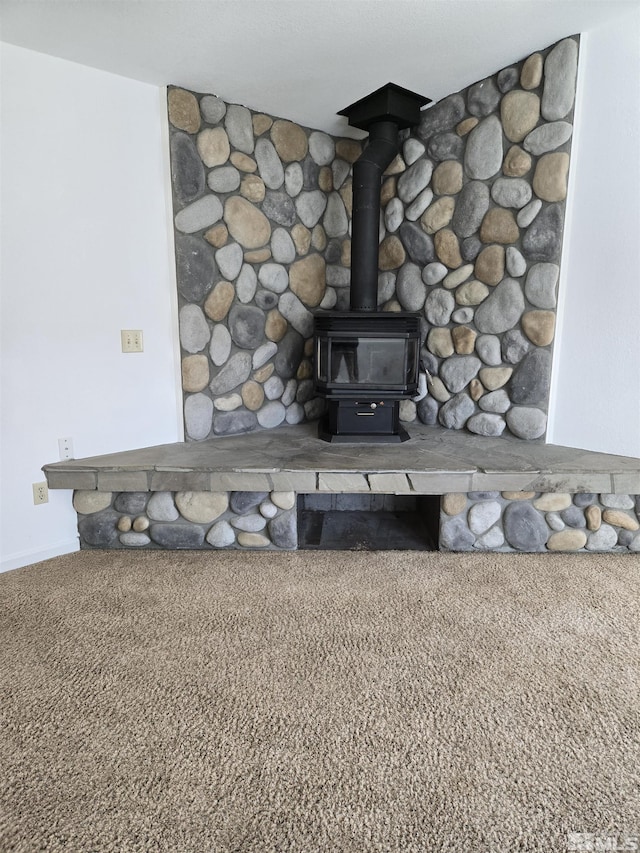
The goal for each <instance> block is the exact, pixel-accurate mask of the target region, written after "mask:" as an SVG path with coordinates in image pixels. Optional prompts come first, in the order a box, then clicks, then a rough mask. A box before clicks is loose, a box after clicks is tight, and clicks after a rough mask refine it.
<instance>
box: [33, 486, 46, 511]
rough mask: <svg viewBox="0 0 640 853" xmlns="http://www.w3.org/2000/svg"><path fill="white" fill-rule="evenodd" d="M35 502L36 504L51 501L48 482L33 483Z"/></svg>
mask: <svg viewBox="0 0 640 853" xmlns="http://www.w3.org/2000/svg"><path fill="white" fill-rule="evenodd" d="M33 502H34V504H35V505H36V506H37V505H38V504H46V503H49V488H48V486H47V484H46V483H34V484H33Z"/></svg>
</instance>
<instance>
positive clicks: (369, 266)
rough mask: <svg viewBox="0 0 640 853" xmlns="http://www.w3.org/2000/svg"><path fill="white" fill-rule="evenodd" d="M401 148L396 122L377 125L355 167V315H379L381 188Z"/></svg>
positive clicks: (352, 259)
mask: <svg viewBox="0 0 640 853" xmlns="http://www.w3.org/2000/svg"><path fill="white" fill-rule="evenodd" d="M399 147H400V146H399V142H398V125H397V124H396V122H394V121H377V122H373V123H372V124H371V125H370V126H369V143H368V145H367V146H366V148H365V149H364V151H363V152H362V154H361V155H360V157H359V159H358V160H356V162H355V163H354V164H353V216H352V220H351V222H352V225H351V228H352V232H351V293H350V307H351V310H352V311H375V310H376V308H377V306H378V243H379V239H378V237H379V233H380V185H381V183H382V175H383V173H384V171H385V169H386V168H387V167H388V166H389V164H390V163H391V162H392V160H393V158H394V157H395V156H396V154H397V153H398V151H399Z"/></svg>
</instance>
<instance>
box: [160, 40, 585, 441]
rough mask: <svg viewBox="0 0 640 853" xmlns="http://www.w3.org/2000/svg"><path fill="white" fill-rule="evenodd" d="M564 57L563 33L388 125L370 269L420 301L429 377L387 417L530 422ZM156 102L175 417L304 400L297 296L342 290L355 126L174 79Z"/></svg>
mask: <svg viewBox="0 0 640 853" xmlns="http://www.w3.org/2000/svg"><path fill="white" fill-rule="evenodd" d="M577 61H578V39H577V38H567V39H565V40H563V41H561V42H559V43H558V44H556V45H555V46H553V47H551V48H547V49H545V50H541V51H540V52H537V53H534V54H532V55H531V56H529V57H527V58H526V59H524V60H523V61H522V62H520V63H517V64H514V65H513V66H510V67H508V68H505V69H502V70H501V71H499V72H498V73H496V74H495V75H493V76H492V77H488V78H486V79H485V80H482V81H480V82H478V83H475V84H473V85H471V86H469V87H468V88H466V89H464V90H462V91H461V92H458V93H456V94H453V95H451V96H449V97H447V98H445V99H444V100H442V101H440V102H439V103H437V104H436V105H435V106H433V107H431V108H430V109H428V110H426V111H425V112H424V117H423V119H422V121H421V123H420V125H419V126H418V127H417V128H415V130H414V131H412V132H411V134H408V132H405V134H404V139H403V144H402V149H401V155H399V156H398V157H397V158H396V160H395V161H394V162H393V163H392V164H391V166H390V168H389V170H388V172H387V174H386V176H385V179H384V181H383V185H382V190H381V200H382V214H381V223H380V255H379V258H380V260H379V266H380V271H381V272H380V276H379V287H378V299H379V305H380V307H381V309H382V310H384V311H399V310H407V311H416V312H420V313H421V314H422V317H423V333H424V347H423V351H422V355H423V361H424V363H425V365H426V367H427V369H428V371H429V376H430V378H429V382H428V393H427V394H426V396H424V397H423V398H422V399H421V400H418V401H405V402H403V403H402V406H401V418H402V419H403V420H404V421H409V422H410V421H413V420H416V418H417V419H419V420H421V421H422V422H423V423H425V424H435V423H440V424H441V425H443V426H445V427H447V428H450V429H466V430H468V431H470V432H472V433H475V434H478V435H491V436H497V435H500V434H502V433H503V432H505V431H506V432H510V433H512V434H513V435H515V436H517V437H518V438H522V439H536V438H540V437H541V436H543V435H544V434H545V431H546V423H547V408H548V396H549V383H550V375H551V358H552V349H553V340H554V330H555V320H556V305H557V285H558V278H559V272H560V251H561V247H562V236H563V223H564V205H565V198H566V193H567V177H568V171H569V164H570V144H571V134H572V122H573V107H574V96H575V80H576V72H577ZM425 85H427V84H425ZM343 106H344V104H342V103H339V102H336V111H337V110H338V109H340V108H341V107H343ZM168 108H169V121H170V136H171V169H172V181H173V198H174V211H175V236H176V265H177V281H178V292H179V294H178V298H179V308H180V341H181V347H182V382H183V391H184V420H185V427H186V436H187V438H188V439H189V440H201V439H205V438H208V437H211V436H213V435H227V434H231V433H240V432H247V431H250V430H253V429H257V428H273V427H277V426H279V425H280V424H284V423H289V424H295V423H300V422H302V421H303V420H313V419H315V418H317V417H318V416H319V415H320V414H321V412H322V410H323V408H324V402H323V401H322V400H321V399H319V398H316V397H314V391H313V381H312V375H313V367H312V361H311V359H312V352H313V340H312V332H313V311H314V310H316V309H318V308H320V309H331V308H338V309H340V310H343V309H347V308H348V302H349V264H350V237H349V234H350V227H351V195H352V193H351V166H352V163H353V162H354V161H355V160H356V159H357V157H358V156H359V154H360V153H361V151H362V147H363V146H362V143H360V142H358V141H355V140H352V139H336V138H333V137H331V136H329V135H327V134H326V133H322V132H320V131H315V130H310V129H308V128H303V127H300V126H299V125H297V124H294V123H292V122H290V121H287V120H285V119H281V118H273V117H271V116H267V115H264V114H262V113H259V112H255V111H253V110H250V109H248V108H246V107H244V106H240V105H237V104H227V103H225V102H224V101H222V100H221V99H220V98H218V97H216V96H214V95H201V94H196V93H193V92H188V91H185V90H184V89H178V88H170V89H169V92H168Z"/></svg>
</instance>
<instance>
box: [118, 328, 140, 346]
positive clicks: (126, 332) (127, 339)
mask: <svg viewBox="0 0 640 853" xmlns="http://www.w3.org/2000/svg"><path fill="white" fill-rule="evenodd" d="M120 338H121V340H122V352H142V350H143V346H142V329H121V331H120Z"/></svg>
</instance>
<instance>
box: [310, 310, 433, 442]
mask: <svg viewBox="0 0 640 853" xmlns="http://www.w3.org/2000/svg"><path fill="white" fill-rule="evenodd" d="M419 354H420V318H419V315H417V314H407V313H393V314H390V313H373V312H372V313H366V312H355V311H351V312H337V311H327V312H325V313H324V314H318V315H317V316H316V322H315V375H316V390H317V393H318V394H320V395H322V396H324V397H326V399H327V401H328V413H327V415H326V416H325V418H324V419H323V421H321V424H320V433H319V434H320V437H321V438H323V439H325V441H354V440H355V441H387V442H394V441H406V440H407V439H408V438H409V436H408V434H407V432H406V431H405V430H404V429H402V428H401V427H400V401H401V400H403V399H408V398H411V397H413V396H414V395H415V394H416V391H417V388H418V360H419Z"/></svg>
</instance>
